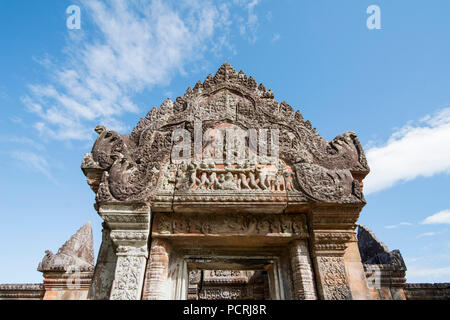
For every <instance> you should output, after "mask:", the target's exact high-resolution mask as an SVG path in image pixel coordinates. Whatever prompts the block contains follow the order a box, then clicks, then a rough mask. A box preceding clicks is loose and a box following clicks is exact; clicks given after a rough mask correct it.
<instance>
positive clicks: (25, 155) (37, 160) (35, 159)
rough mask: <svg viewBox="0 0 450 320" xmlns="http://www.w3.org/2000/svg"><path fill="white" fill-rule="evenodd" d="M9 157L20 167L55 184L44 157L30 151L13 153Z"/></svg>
mask: <svg viewBox="0 0 450 320" xmlns="http://www.w3.org/2000/svg"><path fill="white" fill-rule="evenodd" d="M11 156H12V157H13V158H14V159H15V160H17V161H19V162H20V163H21V164H22V165H25V166H26V167H28V168H30V169H32V170H35V171H37V172H40V173H42V174H44V175H45V176H47V178H49V179H50V180H51V181H52V182H54V183H56V180H55V179H54V177H53V175H52V174H51V171H50V165H49V163H48V161H47V160H46V159H45V158H44V157H42V156H40V155H38V154H36V153H34V152H31V151H15V152H12V153H11Z"/></svg>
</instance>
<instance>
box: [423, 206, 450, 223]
mask: <svg viewBox="0 0 450 320" xmlns="http://www.w3.org/2000/svg"><path fill="white" fill-rule="evenodd" d="M422 224H450V210H449V209H447V210H442V211H440V212H438V213H435V214H433V215H431V216H429V217H426V218H425V220H423V221H422Z"/></svg>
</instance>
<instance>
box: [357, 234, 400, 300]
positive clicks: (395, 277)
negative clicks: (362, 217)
mask: <svg viewBox="0 0 450 320" xmlns="http://www.w3.org/2000/svg"><path fill="white" fill-rule="evenodd" d="M358 247H359V252H360V254H361V260H362V263H363V265H364V270H365V273H366V278H367V284H368V286H369V289H370V291H371V297H372V298H373V299H382V300H391V299H392V300H405V299H406V296H405V291H404V288H405V283H406V278H405V273H406V265H405V262H404V261H403V257H402V255H401V253H400V251H399V250H392V251H389V249H388V247H387V246H386V245H385V244H384V243H383V242H381V241H380V240H378V239H377V238H376V236H375V235H374V234H373V232H372V231H370V230H369V229H368V228H367V227H365V226H362V225H359V226H358Z"/></svg>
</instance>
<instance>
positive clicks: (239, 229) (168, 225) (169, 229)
mask: <svg viewBox="0 0 450 320" xmlns="http://www.w3.org/2000/svg"><path fill="white" fill-rule="evenodd" d="M152 234H153V236H159V237H161V236H179V235H188V234H189V235H195V234H198V235H227V236H231V235H247V236H250V235H251V236H275V235H277V236H280V235H283V236H286V237H287V236H291V237H297V238H299V237H304V238H306V237H308V231H307V224H306V216H305V215H302V214H290V215H279V214H272V215H264V216H261V215H257V214H232V215H231V214H212V215H205V214H178V215H171V214H163V213H158V214H157V215H156V216H155V219H154V223H153V228H152Z"/></svg>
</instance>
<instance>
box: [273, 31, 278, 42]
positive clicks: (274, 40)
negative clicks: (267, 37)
mask: <svg viewBox="0 0 450 320" xmlns="http://www.w3.org/2000/svg"><path fill="white" fill-rule="evenodd" d="M278 40H280V34H278V33H275V34H274V35H273V37H272V43H275V42H277V41H278Z"/></svg>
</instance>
